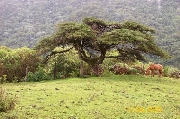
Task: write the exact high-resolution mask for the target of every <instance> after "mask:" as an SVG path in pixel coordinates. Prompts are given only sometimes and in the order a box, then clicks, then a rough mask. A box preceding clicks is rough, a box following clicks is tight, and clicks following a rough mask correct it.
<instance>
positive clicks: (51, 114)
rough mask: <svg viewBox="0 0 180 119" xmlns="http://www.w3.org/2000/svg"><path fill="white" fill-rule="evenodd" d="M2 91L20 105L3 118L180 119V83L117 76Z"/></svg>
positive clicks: (25, 85) (6, 86)
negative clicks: (14, 98)
mask: <svg viewBox="0 0 180 119" xmlns="http://www.w3.org/2000/svg"><path fill="white" fill-rule="evenodd" d="M2 87H3V88H4V89H6V91H7V92H8V93H9V95H16V97H17V99H18V103H17V105H16V108H15V110H13V111H11V112H8V113H0V114H1V115H0V117H1V118H18V119H19V118H36V119H37V118H58V119H59V118H62V119H64V118H65V119H66V118H70V119H82V118H86V119H97V118H98V119H102V118H103V119H109V118H112V119H115V118H120V119H130V118H134V119H139V118H143V119H148V118H156V119H157V118H158V119H177V118H180V108H179V106H180V105H179V104H180V98H179V95H180V92H179V90H180V82H179V80H174V79H169V78H151V77H143V76H125V75H121V76H119V75H116V76H112V77H94V78H86V79H82V78H81V79H80V78H73V79H65V80H54V81H50V82H40V83H18V84H3V85H2Z"/></svg>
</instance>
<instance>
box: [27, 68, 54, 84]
mask: <svg viewBox="0 0 180 119" xmlns="http://www.w3.org/2000/svg"><path fill="white" fill-rule="evenodd" d="M50 79H51V78H50V76H48V75H47V74H46V72H45V71H44V70H43V69H39V70H38V71H36V72H34V73H32V72H29V73H28V80H29V81H30V82H38V81H42V80H50Z"/></svg>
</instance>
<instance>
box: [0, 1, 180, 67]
mask: <svg viewBox="0 0 180 119" xmlns="http://www.w3.org/2000/svg"><path fill="white" fill-rule="evenodd" d="M0 9H1V11H0V45H2V46H7V47H11V48H19V47H23V46H27V47H29V48H32V47H34V46H35V45H36V44H37V42H38V40H39V39H41V38H43V37H46V36H47V35H49V34H52V33H53V32H54V31H55V30H56V24H57V23H59V22H67V21H77V22H80V20H81V19H83V18H85V17H90V16H93V17H97V18H102V19H105V20H107V21H116V22H122V21H127V20H128V21H136V22H140V23H143V24H145V25H148V26H150V27H153V28H155V29H156V34H155V37H156V43H157V44H158V45H159V46H160V47H161V48H163V49H165V50H166V51H168V52H169V53H170V54H171V55H172V56H173V58H172V59H169V60H166V61H165V62H164V63H166V64H168V65H174V66H176V67H178V68H180V63H179V62H180V61H179V60H180V50H179V45H180V1H179V0H101V1H99V0H53V1H50V0H38V1H36V0H1V1H0Z"/></svg>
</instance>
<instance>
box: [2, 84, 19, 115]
mask: <svg viewBox="0 0 180 119" xmlns="http://www.w3.org/2000/svg"><path fill="white" fill-rule="evenodd" d="M16 102H17V100H16V97H14V98H12V97H9V95H8V94H7V93H6V92H5V90H3V89H2V87H0V112H7V111H9V110H12V109H14V107H15V104H16Z"/></svg>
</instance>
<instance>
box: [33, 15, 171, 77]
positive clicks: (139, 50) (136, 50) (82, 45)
mask: <svg viewBox="0 0 180 119" xmlns="http://www.w3.org/2000/svg"><path fill="white" fill-rule="evenodd" d="M154 33H155V30H154V29H153V28H150V27H148V26H145V25H143V24H140V23H137V22H133V21H125V22H122V23H114V22H113V23H110V22H105V21H103V20H100V19H97V18H94V17H90V18H84V19H83V20H82V23H78V22H67V23H59V24H58V25H57V31H56V32H55V33H54V34H52V35H51V36H48V37H46V38H44V39H42V40H41V41H40V42H39V43H38V45H37V46H36V50H38V51H39V52H40V53H41V54H44V55H46V60H48V59H49V58H50V57H51V56H53V55H55V54H57V53H63V52H67V51H69V50H71V49H72V48H74V49H75V50H77V51H78V55H79V57H80V59H81V60H83V61H85V62H86V63H88V64H89V65H90V66H91V67H92V69H93V71H94V73H95V74H97V75H99V68H100V64H102V63H103V61H104V59H105V58H118V59H119V60H121V61H124V62H127V61H131V62H132V61H136V60H141V61H146V59H145V57H144V54H152V55H157V56H160V57H162V58H167V57H168V54H167V53H166V52H165V51H164V50H162V49H161V48H160V47H158V46H157V44H156V43H155V42H154V37H153V34H154ZM56 47H63V48H64V50H62V51H57V50H54V49H55V48H56ZM66 47H67V48H68V49H67V48H66ZM111 50H117V51H118V55H115V56H114V55H112V56H108V55H107V52H108V51H111Z"/></svg>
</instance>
